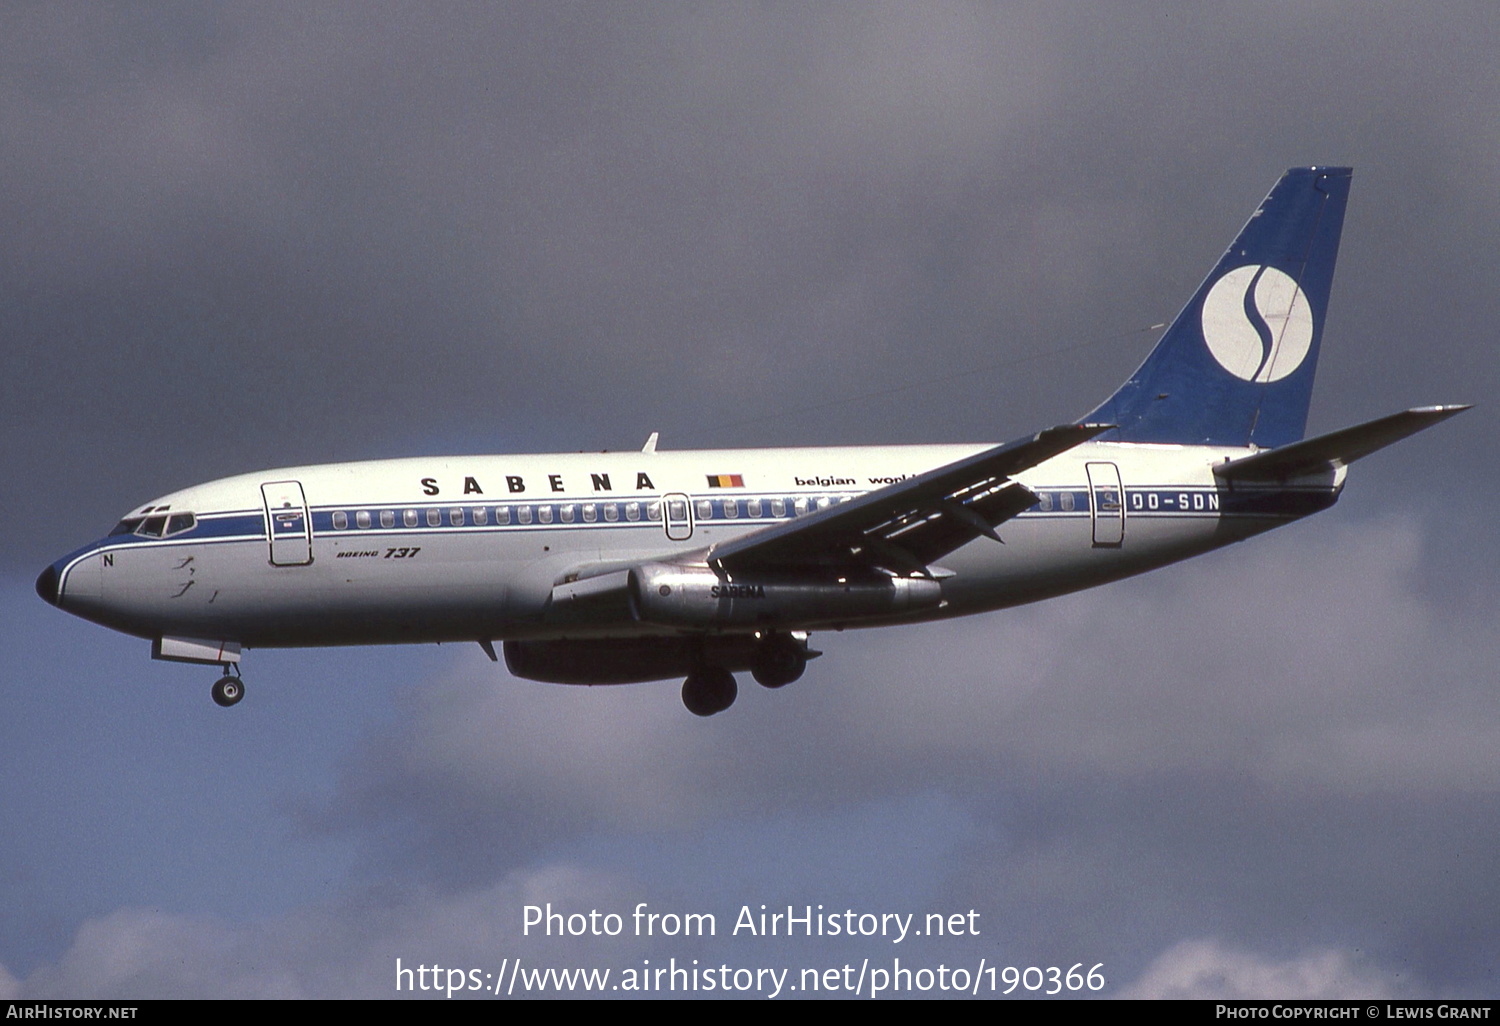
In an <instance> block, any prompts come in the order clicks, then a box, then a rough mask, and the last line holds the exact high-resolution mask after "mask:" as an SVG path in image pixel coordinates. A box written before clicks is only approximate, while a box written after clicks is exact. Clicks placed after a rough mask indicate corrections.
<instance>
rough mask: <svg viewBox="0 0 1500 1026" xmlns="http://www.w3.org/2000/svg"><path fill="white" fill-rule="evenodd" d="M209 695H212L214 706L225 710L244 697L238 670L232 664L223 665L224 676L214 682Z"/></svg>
mask: <svg viewBox="0 0 1500 1026" xmlns="http://www.w3.org/2000/svg"><path fill="white" fill-rule="evenodd" d="M210 694H212V695H213V698H214V702H215V704H217V705H221V706H223V707H224V708H225V709H228V708H229V707H230V706H231V705H234V704H235V703H236V702H238V701H239V700H240V699H242V698H244V697H245V682H244V681H243V680H241V679H240V675H239V670H237V669H235V666H234V664H233V663H227V664H225V666H224V676H222V677H220V678H219V679H218V680H216V681H215V682H214V686H213V690H212V691H211V692H210Z"/></svg>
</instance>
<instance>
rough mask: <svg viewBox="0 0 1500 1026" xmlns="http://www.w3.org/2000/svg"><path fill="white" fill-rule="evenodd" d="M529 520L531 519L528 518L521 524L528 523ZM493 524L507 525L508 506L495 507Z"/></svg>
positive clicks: (508, 516)
mask: <svg viewBox="0 0 1500 1026" xmlns="http://www.w3.org/2000/svg"><path fill="white" fill-rule="evenodd" d="M521 508H522V509H525V508H526V507H525V506H522V507H521ZM530 519H531V518H530V517H528V518H527V519H526V520H523V521H521V522H522V523H523V524H524V523H530ZM495 523H497V524H508V523H510V507H509V506H496V507H495Z"/></svg>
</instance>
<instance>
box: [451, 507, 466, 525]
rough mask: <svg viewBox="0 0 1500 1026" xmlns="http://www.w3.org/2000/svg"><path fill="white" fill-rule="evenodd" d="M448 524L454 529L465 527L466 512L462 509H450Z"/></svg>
mask: <svg viewBox="0 0 1500 1026" xmlns="http://www.w3.org/2000/svg"><path fill="white" fill-rule="evenodd" d="M448 523H449V524H451V525H452V526H454V527H462V526H464V511H463V510H461V509H450V510H449V511H448Z"/></svg>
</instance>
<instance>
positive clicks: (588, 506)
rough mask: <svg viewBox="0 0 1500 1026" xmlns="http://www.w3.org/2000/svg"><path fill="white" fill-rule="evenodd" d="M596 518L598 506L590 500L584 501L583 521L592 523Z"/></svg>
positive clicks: (597, 517) (597, 516)
mask: <svg viewBox="0 0 1500 1026" xmlns="http://www.w3.org/2000/svg"><path fill="white" fill-rule="evenodd" d="M598 519H599V507H597V506H595V505H594V504H593V503H592V502H585V503H584V504H583V522H584V523H585V524H592V523H593V522H594V521H596V520H598Z"/></svg>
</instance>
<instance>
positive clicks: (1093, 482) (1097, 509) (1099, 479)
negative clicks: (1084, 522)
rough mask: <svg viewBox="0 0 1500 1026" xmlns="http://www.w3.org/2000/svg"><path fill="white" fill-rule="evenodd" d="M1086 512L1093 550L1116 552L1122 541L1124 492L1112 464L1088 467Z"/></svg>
mask: <svg viewBox="0 0 1500 1026" xmlns="http://www.w3.org/2000/svg"><path fill="white" fill-rule="evenodd" d="M1084 469H1086V470H1087V471H1088V475H1089V511H1090V513H1091V514H1092V516H1093V519H1094V547H1095V548H1107V549H1116V548H1119V547H1120V545H1121V544H1123V543H1124V541H1125V490H1124V489H1123V488H1121V487H1120V468H1119V466H1118V465H1116V464H1114V463H1089V464H1085V467H1084Z"/></svg>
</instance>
